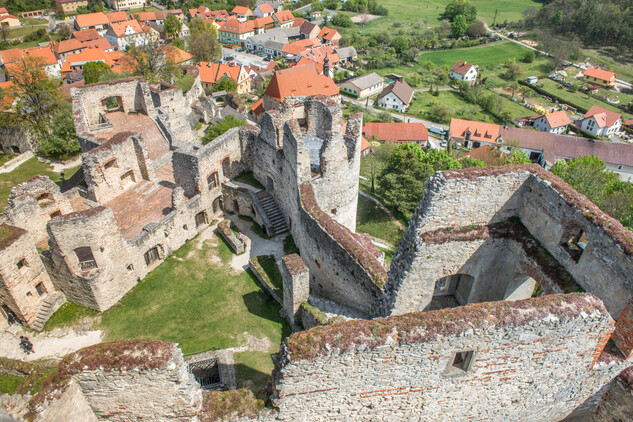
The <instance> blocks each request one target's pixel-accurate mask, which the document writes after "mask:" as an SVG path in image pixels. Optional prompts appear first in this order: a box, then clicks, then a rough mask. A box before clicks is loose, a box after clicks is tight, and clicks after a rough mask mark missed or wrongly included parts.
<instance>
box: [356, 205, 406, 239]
mask: <svg viewBox="0 0 633 422" xmlns="http://www.w3.org/2000/svg"><path fill="white" fill-rule="evenodd" d="M356 232H357V233H367V234H369V235H370V236H372V237H375V238H378V239H382V240H384V241H386V242H388V243H390V244H392V245H394V246H398V244H399V243H400V239H402V235H403V234H404V233H403V232H402V230H400V228H399V227H398V226H397V225H396V223H394V222H393V221H392V220H391V218H390V217H389V215H388V214H387V213H386V212H385V211H384V210H382V209H381V208H380V207H379V206H378V205H376V203H375V202H374V201H372V200H370V199H367V198H365V197H364V196H360V195H359V196H358V210H357V212H356Z"/></svg>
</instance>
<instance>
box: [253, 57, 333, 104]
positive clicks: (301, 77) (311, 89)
mask: <svg viewBox="0 0 633 422" xmlns="http://www.w3.org/2000/svg"><path fill="white" fill-rule="evenodd" d="M338 94H339V89H338V87H337V86H336V84H335V83H334V81H333V80H332V79H331V78H329V77H327V76H324V75H320V74H318V73H317V69H316V67H315V66H314V65H305V66H295V67H292V68H290V69H284V70H279V71H277V72H275V73H274V74H273V77H272V79H271V80H270V83H269V84H268V87H267V88H266V92H265V93H264V95H268V96H269V97H271V98H275V99H276V100H279V101H283V100H284V99H285V98H286V97H289V96H291V95H294V96H295V97H308V96H313V95H338Z"/></svg>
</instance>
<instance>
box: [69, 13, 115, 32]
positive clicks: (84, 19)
mask: <svg viewBox="0 0 633 422" xmlns="http://www.w3.org/2000/svg"><path fill="white" fill-rule="evenodd" d="M109 23H110V20H109V19H108V17H107V16H106V15H105V13H103V12H97V13H87V14H85V15H77V17H76V18H75V29H76V30H77V31H83V30H86V29H95V30H97V32H98V33H99V35H100V36H103V35H104V34H105V32H106V30H107V29H108V24H109Z"/></svg>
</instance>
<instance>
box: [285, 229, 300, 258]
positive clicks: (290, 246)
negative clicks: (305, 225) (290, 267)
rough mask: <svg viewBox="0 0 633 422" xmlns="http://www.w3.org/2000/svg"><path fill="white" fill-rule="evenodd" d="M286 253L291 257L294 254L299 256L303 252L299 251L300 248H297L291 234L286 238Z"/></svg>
mask: <svg viewBox="0 0 633 422" xmlns="http://www.w3.org/2000/svg"><path fill="white" fill-rule="evenodd" d="M284 253H285V254H286V255H290V254H293V253H296V254H297V255H300V254H301V251H299V248H298V247H297V245H296V243H295V240H294V238H293V237H292V235H291V234H289V235H288V236H286V237H285V238H284Z"/></svg>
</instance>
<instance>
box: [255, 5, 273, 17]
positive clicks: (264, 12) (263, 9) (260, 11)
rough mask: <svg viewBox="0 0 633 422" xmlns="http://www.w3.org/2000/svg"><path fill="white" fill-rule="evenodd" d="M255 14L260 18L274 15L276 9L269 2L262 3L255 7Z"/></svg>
mask: <svg viewBox="0 0 633 422" xmlns="http://www.w3.org/2000/svg"><path fill="white" fill-rule="evenodd" d="M253 14H254V15H255V16H257V17H258V18H263V17H265V16H272V15H274V14H275V9H273V7H272V6H271V5H270V4H269V3H262V4H260V5H259V6H257V7H255V10H254V11H253Z"/></svg>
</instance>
